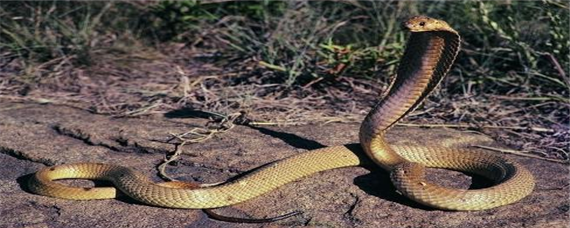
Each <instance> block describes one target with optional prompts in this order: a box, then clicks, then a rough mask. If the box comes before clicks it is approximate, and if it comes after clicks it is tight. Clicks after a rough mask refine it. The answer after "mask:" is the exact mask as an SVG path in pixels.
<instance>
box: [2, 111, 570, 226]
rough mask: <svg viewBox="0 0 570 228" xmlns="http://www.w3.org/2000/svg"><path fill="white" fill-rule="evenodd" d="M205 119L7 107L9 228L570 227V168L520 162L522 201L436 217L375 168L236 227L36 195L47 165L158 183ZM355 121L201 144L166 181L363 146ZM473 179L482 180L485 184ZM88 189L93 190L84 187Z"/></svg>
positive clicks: (266, 130)
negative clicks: (111, 170) (30, 182)
mask: <svg viewBox="0 0 570 228" xmlns="http://www.w3.org/2000/svg"><path fill="white" fill-rule="evenodd" d="M206 122H207V120H205V119H200V118H188V117H187V116H184V115H154V116H145V117H141V118H112V117H109V116H104V115H95V114H92V113H90V112H87V111H84V110H80V109H75V108H70V107H66V106H57V105H53V104H47V105H41V104H33V103H12V102H0V162H1V164H3V165H2V166H0V174H1V175H0V193H1V195H2V197H1V198H0V202H1V203H0V216H1V217H2V219H1V220H0V227H167V226H170V227H290V226H309V227H568V222H569V217H568V211H569V207H570V202H569V193H568V186H569V181H568V167H567V166H566V165H562V164H558V163H552V162H547V161H542V160H538V159H530V158H522V157H516V156H513V155H505V156H510V157H512V158H513V159H515V160H517V161H519V162H521V163H522V164H524V165H525V166H526V167H528V168H529V169H530V170H531V171H532V173H533V174H534V175H535V177H536V180H537V186H536V189H535V191H534V192H533V194H532V195H530V196H528V197H526V198H525V199H523V200H522V201H520V202H518V203H515V204H512V205H508V206H503V207H500V208H496V209H491V210H485V211H475V212H452V211H440V210H432V209H429V208H425V207H422V206H419V205H417V204H415V203H413V202H411V201H409V200H407V199H406V198H405V197H403V196H400V195H398V194H397V193H396V192H395V190H394V188H393V187H392V185H391V183H390V182H389V179H388V175H387V173H386V172H384V171H383V170H381V169H379V168H375V167H354V168H344V169H338V170H330V171H326V172H322V173H318V174H315V175H313V176H310V177H308V178H304V179H302V180H299V181H295V182H293V183H290V184H287V185H285V186H283V187H281V188H279V189H277V190H276V191H273V192H271V193H268V194H266V195H264V196H261V197H259V198H256V199H254V200H251V201H248V202H245V203H243V204H240V205H236V206H234V207H231V208H223V209H218V210H216V212H218V213H220V214H225V215H230V216H240V217H247V216H252V217H264V216H274V215H278V214H283V213H286V212H289V211H292V210H302V211H304V213H303V214H302V215H300V216H296V217H293V218H289V219H287V220H283V221H279V222H276V223H273V224H254V225H251V224H233V223H227V222H220V221H215V220H212V219H209V218H208V217H207V216H206V215H205V214H204V213H203V212H202V211H200V210H177V209H166V208H159V207H152V206H147V205H142V204H140V203H137V202H134V201H133V200H131V199H128V198H119V199H116V200H99V201H71V200H63V199H54V198H48V197H43V196H38V195H34V194H31V193H29V192H27V191H26V189H25V185H24V183H25V181H26V180H27V178H28V177H29V174H31V173H34V172H35V171H36V170H38V169H40V168H43V167H45V166H48V165H54V164H63V163H73V162H105V163H116V164H121V165H125V166H129V167H133V168H136V169H137V170H139V171H141V172H144V173H146V174H147V175H148V176H149V177H152V178H153V179H154V180H156V181H159V180H160V179H159V178H158V177H157V176H156V173H157V172H156V170H155V166H156V165H157V164H158V163H159V162H160V161H161V160H162V159H163V157H164V154H165V153H168V152H171V151H173V150H174V145H172V144H170V143H166V142H165V141H166V140H167V139H168V138H169V133H181V132H185V131H187V130H188V129H190V128H192V127H195V126H203V125H204V124H205V123H206ZM357 130H358V125H357V124H337V123H333V124H327V125H322V126H321V125H305V126H297V127H263V128H251V127H245V126H237V127H236V128H234V129H232V130H231V131H229V132H227V133H224V134H222V135H219V136H216V137H214V138H213V139H211V140H208V141H205V142H203V143H198V144H191V145H187V146H185V147H184V148H183V149H184V151H185V152H186V153H185V155H184V156H182V158H181V160H180V161H179V162H178V163H177V165H176V166H171V167H170V168H169V169H168V171H169V173H170V174H171V175H172V176H174V177H176V178H178V179H180V180H190V181H199V182H203V183H209V182H219V181H223V180H226V179H227V178H229V177H232V176H235V175H238V174H240V173H243V172H246V171H248V170H250V169H253V168H255V167H258V166H261V165H263V164H266V163H268V162H271V161H275V160H278V159H281V158H285V157H288V156H292V155H295V154H298V153H302V152H303V151H306V150H310V149H315V148H319V147H323V146H324V145H338V144H346V143H354V142H357V141H358V140H357V138H358V134H357ZM465 137H467V138H470V139H471V140H470V142H469V144H473V145H475V144H477V145H489V144H492V143H493V142H491V141H490V140H489V139H488V138H487V137H485V136H481V135H475V134H473V133H465V132H459V131H454V130H449V129H419V128H395V129H394V130H393V131H392V132H391V134H390V141H392V142H394V143H419V142H420V141H421V140H425V141H428V142H441V143H446V144H449V143H450V142H453V141H455V140H456V139H459V138H465ZM430 173H431V174H430V177H431V179H433V180H436V181H437V182H439V183H441V184H444V185H449V186H455V187H464V188H468V187H469V186H470V184H471V182H472V177H470V176H467V175H464V174H462V173H457V172H451V171H442V170H431V171H430ZM477 179H478V178H476V177H474V178H473V182H474V183H476V182H478V181H481V180H477ZM81 184H87V185H89V184H90V183H87V182H85V183H83V182H82V183H81Z"/></svg>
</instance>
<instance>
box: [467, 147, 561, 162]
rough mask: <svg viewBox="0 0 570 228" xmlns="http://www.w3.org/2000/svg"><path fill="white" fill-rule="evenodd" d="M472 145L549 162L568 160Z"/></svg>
mask: <svg viewBox="0 0 570 228" xmlns="http://www.w3.org/2000/svg"><path fill="white" fill-rule="evenodd" d="M473 147H477V148H481V149H485V150H491V151H497V152H501V153H507V154H514V155H518V156H523V157H529V158H536V159H540V160H545V161H551V162H557V163H562V164H568V160H559V159H552V158H545V157H541V156H536V155H532V154H528V153H527V152H522V151H516V150H510V149H503V148H496V147H490V146H481V145H474V146H473Z"/></svg>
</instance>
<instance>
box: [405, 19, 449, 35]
mask: <svg viewBox="0 0 570 228" xmlns="http://www.w3.org/2000/svg"><path fill="white" fill-rule="evenodd" d="M403 25H404V27H406V28H407V29H408V30H410V32H430V31H449V32H456V31H455V30H454V29H453V28H451V26H449V25H448V24H447V22H445V21H442V20H438V19H434V18H431V17H426V16H415V17H411V18H410V19H408V20H407V21H406V22H404V23H403Z"/></svg>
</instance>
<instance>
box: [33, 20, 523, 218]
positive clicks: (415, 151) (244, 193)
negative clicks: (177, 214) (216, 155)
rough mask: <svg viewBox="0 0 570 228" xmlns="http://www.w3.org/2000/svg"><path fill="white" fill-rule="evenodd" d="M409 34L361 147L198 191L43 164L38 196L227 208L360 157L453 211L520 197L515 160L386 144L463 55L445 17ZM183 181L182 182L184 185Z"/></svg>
mask: <svg viewBox="0 0 570 228" xmlns="http://www.w3.org/2000/svg"><path fill="white" fill-rule="evenodd" d="M404 25H405V27H406V28H407V29H408V30H409V31H411V37H410V38H409V40H408V43H407V47H406V51H405V53H404V56H403V58H402V60H401V62H400V65H399V68H398V71H397V77H396V79H395V80H394V82H392V85H391V87H390V89H389V90H388V93H387V95H386V97H385V98H384V99H383V100H382V101H380V102H379V103H378V104H377V105H376V106H375V107H374V108H373V109H372V111H370V113H369V114H368V116H367V117H366V119H365V120H364V121H363V123H362V125H361V128H360V146H361V148H359V146H358V145H356V144H355V145H344V146H332V147H327V148H323V149H318V150H312V151H308V152H305V153H301V154H298V155H295V156H292V157H289V158H286V159H283V160H280V161H276V162H273V163H270V164H268V165H266V166H264V167H262V168H260V169H258V170H256V171H253V172H251V173H249V174H248V175H245V176H244V177H242V178H239V179H236V180H233V181H231V182H226V183H223V184H219V185H215V186H209V187H202V188H196V189H189V188H184V186H176V185H177V183H176V182H174V183H168V182H167V183H161V184H156V183H153V182H151V181H150V180H149V179H148V178H147V177H145V176H143V175H142V174H140V173H139V172H136V171H134V170H132V169H130V168H126V167H123V166H117V165H109V164H99V163H79V164H68V165H59V166H54V167H48V168H45V169H43V170H41V171H39V172H37V173H36V174H35V175H33V177H32V178H30V181H29V189H30V190H31V191H33V192H35V193H37V194H40V195H46V196H52V197H58V198H66V199H76V200H89V199H107V198H115V196H116V194H117V192H116V191H117V189H119V190H120V191H121V192H123V193H125V194H126V195H128V196H130V197H132V198H134V199H136V200H139V201H141V202H144V203H146V204H150V205H156V206H162V207H171V208H192V209H202V208H217V207H224V206H229V205H233V204H237V203H240V202H244V201H246V200H249V199H251V198H254V197H257V196H259V195H262V194H264V193H267V192H269V191H271V190H273V189H275V188H277V187H279V186H281V185H284V184H286V183H289V182H291V181H294V180H296V179H299V178H302V177H305V176H308V175H311V174H313V173H316V172H320V171H324V170H329V169H335V168H340V167H350V166H358V165H360V164H361V162H362V159H361V158H359V157H360V156H362V155H363V154H366V155H368V156H369V157H370V158H371V159H372V160H373V161H374V162H375V163H377V164H378V165H380V166H381V167H382V168H384V169H385V170H387V171H388V172H390V176H391V179H392V182H393V184H394V186H395V187H396V188H397V190H398V191H399V192H401V193H402V194H404V195H406V196H407V197H409V198H411V199H413V200H414V201H417V202H419V203H421V204H424V205H428V206H430V207H434V208H439V209H449V210H481V209H487V208H493V207H497V206H501V205H506V204H510V203H513V202H516V201H518V200H520V199H522V198H523V197H525V196H527V195H529V194H530V193H531V192H532V190H533V188H534V178H533V176H532V175H531V174H530V172H529V171H528V170H527V169H525V168H524V167H522V166H521V165H519V164H518V163H516V162H514V161H512V160H509V159H507V158H503V157H500V156H497V155H494V154H490V153H482V152H474V151H469V150H466V149H451V148H446V147H441V146H394V145H388V143H387V142H386V141H385V140H384V135H385V134H386V132H387V131H388V129H390V128H391V127H392V126H393V125H394V124H395V123H396V122H397V121H399V120H400V119H401V118H403V117H404V116H405V115H406V114H408V113H410V112H411V111H413V110H414V109H415V108H416V107H417V106H418V105H419V104H420V103H421V102H422V101H423V100H424V99H425V97H426V96H427V95H428V94H429V93H430V92H431V91H432V90H433V88H434V87H436V86H437V84H439V82H440V81H441V79H442V78H443V77H444V75H445V74H446V73H447V72H448V71H449V69H450V67H451V65H452V64H453V62H454V60H455V57H456V56H457V53H458V52H459V44H460V37H459V34H458V33H457V32H456V31H455V30H453V29H452V28H451V27H450V26H449V25H448V24H447V23H446V22H444V21H441V20H436V19H432V18H428V17H424V16H417V17H413V18H411V19H409V20H408V21H407V22H406V23H404ZM425 167H436V168H445V169H452V170H458V171H465V172H469V173H475V174H478V175H482V176H484V177H487V178H489V179H491V180H493V181H495V183H496V185H495V186H492V187H488V188H483V189H475V190H465V189H452V188H445V187H441V186H438V185H436V184H433V183H430V182H428V181H426V180H425V178H424V171H425ZM69 178H81V179H99V180H106V181H110V182H112V183H113V184H114V186H115V187H96V188H77V187H69V186H65V185H62V184H59V183H56V182H54V180H57V179H69ZM182 185H183V184H182Z"/></svg>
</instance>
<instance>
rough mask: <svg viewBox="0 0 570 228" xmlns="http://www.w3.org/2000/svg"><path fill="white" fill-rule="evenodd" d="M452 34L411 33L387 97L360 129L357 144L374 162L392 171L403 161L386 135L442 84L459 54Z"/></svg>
mask: <svg viewBox="0 0 570 228" xmlns="http://www.w3.org/2000/svg"><path fill="white" fill-rule="evenodd" d="M459 43H460V37H459V35H458V34H457V32H455V31H431V32H414V33H412V35H411V37H410V39H409V40H408V43H407V46H406V50H405V52H404V56H403V57H402V61H401V62H400V65H399V67H398V71H397V75H396V78H395V79H394V81H393V82H392V84H391V85H390V88H389V89H388V92H387V93H386V96H385V97H384V99H383V100H382V101H380V102H379V103H378V104H376V106H375V107H374V108H373V109H372V110H371V111H370V112H369V113H368V115H367V116H366V118H365V119H364V121H363V122H362V125H361V127H360V144H361V145H362V147H363V149H364V151H365V152H366V153H367V154H368V156H369V157H371V158H372V160H373V161H374V162H376V163H377V164H379V165H380V166H382V167H383V168H384V169H387V170H391V167H394V166H395V165H397V164H400V163H402V162H404V161H405V159H404V158H402V157H401V156H400V155H398V154H397V153H396V152H395V151H394V150H392V149H391V148H390V146H389V145H388V143H386V142H385V140H384V137H385V135H386V132H387V131H388V130H389V129H390V128H391V127H392V126H393V125H394V124H396V123H397V122H398V121H399V120H400V119H402V118H403V117H405V116H406V115H407V114H408V113H410V112H412V111H413V110H414V109H415V108H417V107H418V106H419V105H420V104H421V102H422V101H423V100H425V97H426V96H427V95H428V94H429V93H430V92H431V91H432V90H433V89H434V88H435V87H436V86H437V85H438V84H439V83H440V82H441V80H442V79H443V77H444V76H445V74H446V73H447V72H448V71H449V69H450V68H451V65H452V64H453V61H454V60H455V57H456V56H457V53H458V51H459Z"/></svg>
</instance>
